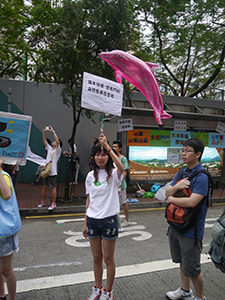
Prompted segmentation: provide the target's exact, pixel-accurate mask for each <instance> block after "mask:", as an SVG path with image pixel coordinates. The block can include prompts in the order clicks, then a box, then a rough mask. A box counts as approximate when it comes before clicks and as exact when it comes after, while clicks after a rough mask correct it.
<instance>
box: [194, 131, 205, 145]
mask: <svg viewBox="0 0 225 300" xmlns="http://www.w3.org/2000/svg"><path fill="white" fill-rule="evenodd" d="M191 138H192V139H199V140H202V141H203V143H204V144H205V147H208V145H209V142H208V140H209V134H208V133H207V132H191Z"/></svg>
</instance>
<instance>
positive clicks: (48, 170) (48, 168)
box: [40, 152, 55, 178]
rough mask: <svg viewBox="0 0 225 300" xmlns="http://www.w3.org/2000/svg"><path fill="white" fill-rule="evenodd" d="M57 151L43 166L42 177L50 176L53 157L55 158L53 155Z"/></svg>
mask: <svg viewBox="0 0 225 300" xmlns="http://www.w3.org/2000/svg"><path fill="white" fill-rule="evenodd" d="M54 153H55V152H53V153H52V155H51V160H50V161H49V162H48V163H47V164H46V165H44V166H43V167H41V174H40V175H41V177H42V178H46V177H48V176H49V175H50V174H51V170H52V158H53V155H54Z"/></svg>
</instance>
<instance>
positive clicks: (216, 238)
mask: <svg viewBox="0 0 225 300" xmlns="http://www.w3.org/2000/svg"><path fill="white" fill-rule="evenodd" d="M211 236H212V238H213V240H212V241H211V243H210V247H209V252H208V253H209V255H210V256H211V259H212V261H213V263H214V265H215V266H216V268H218V269H219V270H220V271H222V272H223V273H225V208H224V210H223V213H222V215H221V216H220V217H219V219H217V220H216V222H215V223H214V225H213V227H212V230H211Z"/></svg>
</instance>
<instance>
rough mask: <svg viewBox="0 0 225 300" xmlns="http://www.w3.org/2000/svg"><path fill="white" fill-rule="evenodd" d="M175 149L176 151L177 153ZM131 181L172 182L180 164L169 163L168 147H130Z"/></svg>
mask: <svg viewBox="0 0 225 300" xmlns="http://www.w3.org/2000/svg"><path fill="white" fill-rule="evenodd" d="M177 150H178V148H177V149H175V151H177ZM129 166H130V169H129V174H130V179H131V180H140V181H149V180H150V181H152V180H155V181H157V180H172V179H173V177H174V176H175V174H176V172H177V171H178V167H179V163H177V162H175V163H174V162H167V147H129Z"/></svg>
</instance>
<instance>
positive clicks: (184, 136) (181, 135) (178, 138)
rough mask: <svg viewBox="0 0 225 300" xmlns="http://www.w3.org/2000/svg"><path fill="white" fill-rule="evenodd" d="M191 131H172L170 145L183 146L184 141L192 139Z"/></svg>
mask: <svg viewBox="0 0 225 300" xmlns="http://www.w3.org/2000/svg"><path fill="white" fill-rule="evenodd" d="M190 137H191V133H190V132H186V131H179V132H178V131H171V134H170V145H171V147H182V146H183V144H184V142H185V141H186V140H188V139H190Z"/></svg>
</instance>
